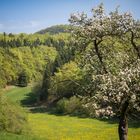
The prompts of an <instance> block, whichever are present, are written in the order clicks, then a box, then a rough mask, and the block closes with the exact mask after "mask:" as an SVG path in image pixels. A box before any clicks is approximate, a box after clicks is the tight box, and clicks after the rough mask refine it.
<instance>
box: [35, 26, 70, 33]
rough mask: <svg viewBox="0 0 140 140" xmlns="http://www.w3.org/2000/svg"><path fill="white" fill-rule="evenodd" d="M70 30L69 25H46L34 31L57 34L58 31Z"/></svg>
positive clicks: (65, 31)
mask: <svg viewBox="0 0 140 140" xmlns="http://www.w3.org/2000/svg"><path fill="white" fill-rule="evenodd" d="M70 30H71V26H70V25H55V26H51V27H48V28H46V29H42V30H40V31H38V32H36V33H38V34H45V33H50V34H58V33H69V32H70Z"/></svg>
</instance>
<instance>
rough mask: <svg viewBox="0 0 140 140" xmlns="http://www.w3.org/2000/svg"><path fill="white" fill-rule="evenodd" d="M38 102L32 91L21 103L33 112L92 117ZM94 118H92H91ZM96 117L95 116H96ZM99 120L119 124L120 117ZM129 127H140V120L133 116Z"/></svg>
mask: <svg viewBox="0 0 140 140" xmlns="http://www.w3.org/2000/svg"><path fill="white" fill-rule="evenodd" d="M36 102H37V95H36V94H34V93H32V92H30V93H28V94H27V95H26V97H25V98H24V99H23V100H21V105H22V106H24V107H28V109H29V111H30V112H32V113H47V114H50V115H55V116H66V115H69V116H71V117H78V118H91V117H89V116H88V115H86V114H84V113H82V112H80V113H73V114H68V113H64V112H57V111H56V110H55V108H54V107H52V108H47V106H46V105H39V104H36ZM91 119H92V118H91ZM94 119H95V118H94ZM96 119H97V120H99V121H103V122H106V123H109V124H118V122H119V118H117V117H115V118H109V119H105V118H104V119H103V118H96ZM128 125H129V128H140V120H136V119H135V118H133V119H132V118H131V119H129V121H128Z"/></svg>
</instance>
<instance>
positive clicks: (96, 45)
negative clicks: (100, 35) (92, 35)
mask: <svg viewBox="0 0 140 140" xmlns="http://www.w3.org/2000/svg"><path fill="white" fill-rule="evenodd" d="M94 47H95V52H96V54H97V56H98V59H99V61H100V64H101V66H102V68H103V72H104V73H108V72H107V70H106V67H105V64H104V63H103V58H102V55H101V54H100V52H99V48H98V44H97V41H96V40H94Z"/></svg>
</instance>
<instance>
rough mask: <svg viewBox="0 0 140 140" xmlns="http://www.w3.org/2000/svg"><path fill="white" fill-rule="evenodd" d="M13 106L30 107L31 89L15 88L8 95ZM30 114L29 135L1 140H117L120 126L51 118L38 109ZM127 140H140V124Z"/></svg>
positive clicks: (1, 139) (134, 124) (2, 135)
mask: <svg viewBox="0 0 140 140" xmlns="http://www.w3.org/2000/svg"><path fill="white" fill-rule="evenodd" d="M5 95H6V96H8V98H10V99H11V100H12V101H13V102H18V103H20V105H23V104H24V105H25V104H26V103H29V99H31V97H32V96H30V95H31V88H30V87H26V88H17V87H15V88H12V89H10V90H8V91H5ZM25 110H26V111H28V121H29V126H30V128H31V132H30V135H16V134H10V133H5V132H3V133H0V140H118V135H117V123H115V121H114V122H112V121H102V120H97V119H90V118H78V117H73V116H68V115H65V116H62V115H56V114H49V113H47V112H43V111H41V110H39V109H36V111H33V112H32V111H29V107H26V109H25ZM129 126H130V128H129V138H128V140H140V123H139V122H131V124H130V125H129Z"/></svg>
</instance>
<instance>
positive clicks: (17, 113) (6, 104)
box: [0, 94, 27, 134]
mask: <svg viewBox="0 0 140 140" xmlns="http://www.w3.org/2000/svg"><path fill="white" fill-rule="evenodd" d="M26 122H27V119H26V114H25V112H24V111H23V110H22V109H21V108H20V107H18V106H17V105H14V104H13V103H11V102H10V101H9V100H8V99H7V98H6V97H5V96H4V95H2V94H0V131H8V132H12V133H18V134H19V133H22V132H25V130H26V126H27V125H26Z"/></svg>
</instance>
